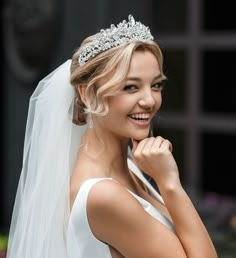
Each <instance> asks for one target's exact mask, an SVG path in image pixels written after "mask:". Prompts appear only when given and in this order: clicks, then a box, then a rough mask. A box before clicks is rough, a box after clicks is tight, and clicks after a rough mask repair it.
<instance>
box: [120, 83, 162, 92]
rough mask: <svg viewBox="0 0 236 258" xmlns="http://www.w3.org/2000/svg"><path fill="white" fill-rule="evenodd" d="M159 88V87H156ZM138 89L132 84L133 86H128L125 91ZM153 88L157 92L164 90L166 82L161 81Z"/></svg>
mask: <svg viewBox="0 0 236 258" xmlns="http://www.w3.org/2000/svg"><path fill="white" fill-rule="evenodd" d="M156 86H157V87H156ZM137 88H138V86H136V85H134V84H131V85H126V86H125V87H124V88H123V90H124V91H128V90H130V91H134V90H136V89H137ZM151 88H155V89H157V90H163V88H164V81H160V82H157V83H154V84H153V85H152V86H151Z"/></svg>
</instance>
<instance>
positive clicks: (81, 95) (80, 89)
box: [77, 84, 86, 106]
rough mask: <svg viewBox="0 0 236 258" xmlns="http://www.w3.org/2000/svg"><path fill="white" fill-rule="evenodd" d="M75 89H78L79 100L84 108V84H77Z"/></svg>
mask: <svg viewBox="0 0 236 258" xmlns="http://www.w3.org/2000/svg"><path fill="white" fill-rule="evenodd" d="M77 89H78V92H79V95H80V98H81V100H82V101H83V103H84V105H85V106H86V98H85V85H84V84H78V86H77Z"/></svg>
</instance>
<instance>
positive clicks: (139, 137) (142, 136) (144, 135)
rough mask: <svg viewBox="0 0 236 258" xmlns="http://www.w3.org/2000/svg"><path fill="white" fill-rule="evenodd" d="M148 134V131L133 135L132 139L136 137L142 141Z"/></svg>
mask: <svg viewBox="0 0 236 258" xmlns="http://www.w3.org/2000/svg"><path fill="white" fill-rule="evenodd" d="M148 136H149V132H148V133H146V134H139V135H135V136H134V137H133V139H136V140H137V141H142V140H144V139H146V138H147V137H148Z"/></svg>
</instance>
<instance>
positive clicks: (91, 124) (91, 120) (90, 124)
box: [88, 113, 93, 129]
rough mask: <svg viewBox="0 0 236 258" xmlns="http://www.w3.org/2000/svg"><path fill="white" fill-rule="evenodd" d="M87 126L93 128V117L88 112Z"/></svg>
mask: <svg viewBox="0 0 236 258" xmlns="http://www.w3.org/2000/svg"><path fill="white" fill-rule="evenodd" d="M88 127H89V128H90V129H93V117H92V114H91V113H90V114H88Z"/></svg>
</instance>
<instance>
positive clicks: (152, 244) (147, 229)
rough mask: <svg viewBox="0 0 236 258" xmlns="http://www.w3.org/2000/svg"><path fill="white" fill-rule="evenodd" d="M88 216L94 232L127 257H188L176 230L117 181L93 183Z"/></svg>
mask: <svg viewBox="0 0 236 258" xmlns="http://www.w3.org/2000/svg"><path fill="white" fill-rule="evenodd" d="M87 216H88V222H89V225H90V229H91V231H92V233H93V235H94V236H95V237H96V238H97V239H98V240H100V241H102V242H104V243H107V244H108V245H111V246H113V247H114V248H115V249H116V250H118V251H119V252H120V253H121V254H122V255H123V256H124V257H131V258H134V257H135V258H141V257H162V258H164V257H168V258H170V257H171V258H172V257H177V256H178V257H181V258H182V257H186V256H185V255H184V251H183V248H182V246H181V244H180V242H179V240H178V239H177V237H176V236H175V235H174V234H173V232H171V231H170V230H169V229H168V228H167V227H165V226H164V225H163V224H162V223H161V222H159V221H158V220H157V219H155V218H154V217H152V216H151V215H150V214H149V213H148V212H146V211H145V209H144V208H143V206H142V205H141V204H140V203H139V202H138V200H136V198H135V197H134V196H133V195H132V194H131V193H130V192H129V191H128V190H127V189H126V188H125V187H123V186H122V185H121V184H119V183H118V182H116V181H113V180H101V181H99V182H97V183H96V184H94V185H93V187H92V188H91V189H90V193H89V196H88V202H87ZM170 250H173V252H172V251H170ZM176 254H178V255H177V256H176Z"/></svg>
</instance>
